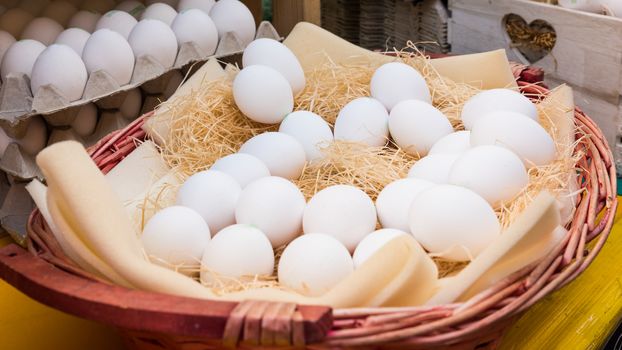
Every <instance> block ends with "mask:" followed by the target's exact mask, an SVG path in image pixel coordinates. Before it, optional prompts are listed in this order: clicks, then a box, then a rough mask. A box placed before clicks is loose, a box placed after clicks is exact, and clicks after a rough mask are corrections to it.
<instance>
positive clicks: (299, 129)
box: [142, 39, 556, 296]
mask: <svg viewBox="0 0 622 350" xmlns="http://www.w3.org/2000/svg"><path fill="white" fill-rule="evenodd" d="M243 62H244V67H243V69H242V70H241V71H240V72H239V73H238V74H237V76H236V77H235V79H234V82H233V97H234V99H235V102H236V104H237V106H238V107H239V109H240V111H241V112H242V113H243V114H244V115H245V116H247V117H248V118H250V119H252V120H254V121H257V122H260V123H265V124H277V123H280V127H279V129H278V130H279V131H278V132H265V133H262V134H259V135H257V136H255V137H252V138H251V139H249V140H247V141H246V142H245V143H244V144H243V145H242V146H241V148H240V149H239V150H238V153H235V154H231V155H228V156H226V157H224V158H221V159H220V160H218V161H217V162H215V164H213V166H212V167H211V168H210V169H208V170H206V171H202V172H200V173H197V174H195V175H193V176H191V177H190V178H188V179H187V180H186V182H185V183H184V184H183V185H182V186H181V187H180V189H179V192H178V193H177V202H176V205H177V206H175V207H173V208H169V209H165V210H163V211H161V212H159V213H156V214H155V216H154V217H153V218H152V219H151V221H150V222H149V223H148V224H147V226H146V227H145V229H144V232H143V236H142V239H143V242H144V243H145V249H146V252H147V254H148V255H149V256H151V257H152V258H154V259H156V260H157V261H167V262H168V263H169V264H170V265H171V266H176V267H183V268H186V269H187V268H190V269H191V270H192V269H194V270H195V271H199V270H200V271H201V274H200V277H201V280H202V282H203V283H205V284H207V285H214V284H216V283H217V282H216V281H220V282H219V283H221V282H222V281H223V279H224V280H225V281H226V280H227V279H244V278H246V277H249V278H251V279H252V278H253V277H254V276H256V275H272V274H273V270H274V265H275V257H274V253H273V250H274V249H276V248H279V247H283V246H285V248H284V251H283V252H282V255H281V257H280V260H279V262H278V266H277V276H278V280H279V283H280V284H281V285H282V286H285V287H288V288H291V289H293V290H296V291H298V292H300V293H303V294H305V295H312V296H317V295H321V294H322V293H324V292H326V291H327V290H329V289H330V288H331V287H333V286H334V285H335V284H336V283H338V282H339V281H341V280H343V279H344V278H345V277H346V276H347V275H348V274H350V273H351V272H352V271H353V270H354V269H356V268H358V267H359V266H361V265H363V264H364V263H365V261H366V260H367V259H368V258H369V257H370V256H372V255H373V253H374V252H376V251H377V250H378V249H380V248H381V247H382V246H383V245H384V244H385V243H386V242H388V241H389V240H391V239H392V238H394V237H395V236H398V235H412V237H414V238H415V239H416V240H417V241H418V242H419V243H420V244H421V245H422V246H423V247H424V248H425V249H426V250H427V251H428V252H429V253H430V254H431V255H433V256H440V257H443V258H445V259H448V260H453V261H468V260H470V259H472V258H474V257H475V256H477V255H478V254H479V253H480V252H481V251H482V250H483V249H484V248H485V247H486V246H487V245H488V244H490V243H491V241H492V240H494V239H495V238H496V237H497V236H498V235H499V234H500V233H501V232H500V231H501V227H500V226H501V225H500V223H499V220H498V218H497V216H496V214H495V209H496V208H497V207H498V206H500V205H502V204H503V203H504V202H507V201H509V200H511V199H512V198H513V197H515V196H516V195H518V194H519V193H520V192H521V191H522V190H523V189H524V188H525V187H526V186H527V184H528V181H529V177H528V169H529V168H531V167H534V166H542V165H545V164H547V163H549V162H551V161H553V160H554V158H555V156H556V151H555V145H554V143H553V140H552V138H551V137H550V136H549V135H548V133H547V132H546V131H545V129H544V128H543V127H542V126H540V124H539V123H538V121H537V110H536V107H535V105H534V104H533V103H532V102H531V101H530V100H529V99H527V98H526V97H524V96H523V95H521V94H520V93H518V92H515V91H512V90H505V89H496V90H488V91H484V92H481V93H479V94H477V95H475V96H473V97H472V98H471V99H470V100H469V101H468V102H467V103H466V104H465V106H464V108H463V110H462V123H463V124H464V126H465V127H466V130H465V131H457V132H455V131H454V128H453V127H452V124H451V123H450V121H449V120H448V118H447V117H446V116H445V115H444V114H443V113H442V112H441V111H439V110H438V109H436V108H435V107H434V106H433V105H432V104H431V102H432V96H431V93H430V90H429V88H428V86H427V84H426V81H425V79H424V78H423V76H422V75H421V74H420V73H419V72H418V71H417V70H415V69H414V68H412V67H411V66H409V65H406V64H404V63H399V62H392V63H387V64H385V65H383V66H381V67H380V68H378V69H377V70H376V72H375V73H374V75H373V77H372V79H371V82H370V91H371V96H365V97H359V98H357V99H354V100H353V101H351V102H350V103H348V104H347V105H345V106H344V107H343V109H342V110H341V112H340V113H339V115H338V117H337V120H336V122H335V125H334V128H331V126H330V125H329V124H328V123H327V122H326V121H325V120H324V119H323V118H322V117H321V116H319V115H317V114H314V113H312V112H309V111H293V108H294V105H295V104H294V100H295V98H296V95H297V93H299V92H300V91H302V90H303V89H304V86H305V76H304V72H303V70H302V68H301V66H300V63H299V62H298V60H297V59H296V57H295V56H294V55H293V53H292V52H291V51H290V50H289V49H288V48H287V47H286V46H284V45H283V44H281V43H279V42H277V41H274V40H270V39H259V40H256V41H254V42H252V43H251V44H250V45H249V46H248V48H247V49H246V51H245V52H244V55H243ZM390 138H392V139H393V141H394V142H395V144H397V145H398V146H399V147H400V148H401V149H403V150H404V151H406V152H409V153H411V154H413V155H418V156H422V157H423V158H421V160H420V161H418V162H416V163H415V165H414V166H413V167H412V169H411V170H410V173H409V176H408V177H407V178H404V179H399V180H397V181H394V182H392V183H390V184H389V185H387V186H386V187H385V188H384V189H383V190H382V191H381V192H380V194H379V196H378V198H377V200H376V202H375V203H374V202H373V201H372V199H371V198H370V197H369V196H368V195H367V194H366V193H365V192H364V191H362V190H361V189H359V188H356V187H354V186H351V185H347V184H342V185H334V186H330V187H328V188H324V189H322V190H320V191H319V192H317V193H316V194H315V195H314V196H313V197H312V198H311V199H310V200H309V201H308V202H307V201H306V200H305V197H304V196H303V194H302V192H301V191H300V189H299V188H298V187H297V186H296V185H295V184H294V182H292V181H293V180H296V179H298V178H299V177H300V175H301V174H302V172H303V170H304V168H305V166H306V164H308V163H312V162H314V161H315V160H316V159H318V158H321V157H322V152H321V151H320V150H321V148H322V147H324V146H326V145H327V144H329V143H330V142H333V140H346V141H354V142H360V143H365V144H367V145H369V146H374V147H378V146H387V144H388V142H389V139H390ZM387 147H392V146H387ZM181 208H186V209H181ZM188 208H189V209H191V210H188ZM199 218H202V219H203V220H204V221H201V220H199ZM378 221H379V222H378ZM152 222H155V224H152ZM176 223H184V224H183V226H177V225H176ZM190 223H196V224H193V226H192V227H186V226H188V225H190ZM205 223H207V226H206V225H205ZM378 224H380V226H381V227H382V229H380V230H378V229H377V228H378ZM171 227H174V229H169V228H171ZM197 232H202V234H197ZM199 247H200V248H202V249H203V253H202V254H201V252H200V250H201V249H199Z"/></svg>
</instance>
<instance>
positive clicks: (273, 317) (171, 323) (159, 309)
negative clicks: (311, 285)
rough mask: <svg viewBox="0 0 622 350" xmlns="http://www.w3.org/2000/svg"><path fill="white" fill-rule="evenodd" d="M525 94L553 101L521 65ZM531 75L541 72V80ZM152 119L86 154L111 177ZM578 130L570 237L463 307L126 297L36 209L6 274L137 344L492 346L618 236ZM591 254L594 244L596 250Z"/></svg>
mask: <svg viewBox="0 0 622 350" xmlns="http://www.w3.org/2000/svg"><path fill="white" fill-rule="evenodd" d="M513 70H514V73H515V75H516V76H517V78H518V81H519V86H520V88H521V90H522V92H523V93H524V94H526V95H527V96H535V95H541V94H546V93H547V92H548V89H547V88H546V87H544V86H543V85H540V84H534V81H533V80H534V74H533V71H530V70H526V68H525V67H521V66H515V67H514V69H513ZM535 77H538V75H537V74H536V75H535ZM146 118H149V115H145V116H144V117H142V118H141V119H139V120H137V121H135V122H134V123H132V124H131V125H130V126H128V127H127V128H126V129H124V130H122V131H120V132H116V133H113V134H111V135H109V136H108V137H106V138H105V139H103V140H101V141H100V142H99V143H98V144H97V145H95V146H94V147H93V148H92V149H91V150H90V155H91V156H92V158H93V159H94V160H95V162H96V163H97V164H98V166H99V167H100V168H101V169H102V171H104V172H107V171H109V170H110V169H112V168H113V167H114V166H115V165H116V164H117V163H118V162H119V161H121V160H122V159H123V158H124V157H125V156H126V155H128V154H129V153H131V152H132V151H133V150H134V149H135V148H136V145H137V142H136V141H137V140H143V139H145V137H146V135H145V133H144V132H143V131H142V129H141V125H142V123H143V122H144V120H145V119H146ZM575 118H576V123H577V125H578V126H579V127H580V128H581V129H582V131H583V132H584V133H585V134H587V135H589V136H588V137H584V138H581V141H580V142H579V144H578V145H577V151H580V152H582V154H584V156H583V157H582V159H580V161H579V162H578V164H577V169H578V170H577V171H578V172H579V175H580V177H579V180H580V181H579V182H580V183H581V186H582V188H584V189H585V191H583V193H582V194H580V195H579V197H580V198H579V200H578V203H577V210H576V212H575V215H574V219H573V220H572V222H571V224H570V225H569V227H568V228H569V235H568V236H567V237H566V239H565V240H564V241H563V243H562V244H560V246H559V247H557V249H555V250H554V251H553V252H551V254H549V255H548V256H547V257H546V258H545V259H543V260H542V261H541V262H539V263H538V264H537V265H536V266H530V267H528V268H525V269H523V270H521V271H518V272H516V273H514V274H513V275H512V276H510V277H508V278H507V279H505V280H503V281H501V282H499V283H498V284H496V285H494V286H493V287H491V288H490V289H488V290H486V291H484V292H482V293H481V294H479V295H477V296H475V297H473V298H471V299H470V300H468V301H467V302H464V303H456V304H451V305H441V306H435V307H408V308H406V307H405V308H368V309H362V308H361V309H347V310H344V309H335V310H331V309H329V308H325V307H317V306H303V305H293V304H288V303H267V302H257V301H247V302H242V303H231V302H218V301H207V300H197V299H191V298H184V297H178V296H171V295H163V294H157V293H149V292H143V291H136V290H129V289H126V288H123V287H119V286H115V285H111V284H109V283H106V282H104V281H100V280H98V279H97V278H95V277H94V276H91V275H89V274H88V273H87V272H85V271H83V270H81V269H80V268H79V267H78V266H76V265H75V264H74V263H73V262H72V261H71V260H70V259H68V258H67V257H66V256H65V255H64V254H63V252H62V250H61V249H60V247H59V245H58V243H57V242H56V241H55V240H54V237H53V235H52V234H51V233H50V231H49V228H48V227H47V226H46V224H45V222H44V220H43V219H42V217H41V215H40V213H39V212H37V211H35V212H34V213H33V214H32V216H31V217H30V221H29V225H28V230H29V242H28V243H29V251H30V253H28V252H25V251H24V250H22V249H21V248H19V247H17V246H9V247H7V248H4V249H1V250H0V277H2V278H3V279H5V280H7V281H8V282H9V283H11V284H13V285H14V286H16V287H17V288H18V289H20V290H21V291H23V292H24V293H26V294H28V295H30V296H31V297H32V298H34V299H36V300H39V301H41V302H43V303H45V304H47V305H50V306H52V307H56V308H58V309H60V310H63V311H66V312H69V313H72V314H75V315H78V316H80V317H84V318H88V319H92V320H95V321H99V322H102V323H106V324H110V325H113V326H115V327H117V328H118V329H119V330H120V332H121V333H122V334H123V336H124V338H125V340H126V342H127V344H128V347H129V348H132V349H143V350H155V349H180V350H181V349H184V350H190V349H212V348H214V349H215V348H220V347H222V346H230V347H234V346H239V347H241V348H246V349H260V348H265V347H273V346H275V345H280V346H284V347H285V348H288V347H291V348H294V347H297V348H299V347H304V346H306V347H307V348H312V349H329V348H335V347H344V348H349V347H353V348H378V347H382V348H386V349H398V348H399V349H475V348H478V349H484V348H495V347H496V346H497V345H498V343H499V341H500V339H501V337H502V335H503V332H504V330H505V329H507V327H509V326H510V325H511V324H512V323H513V322H514V321H515V320H516V319H517V318H518V317H520V316H521V314H522V313H523V312H524V311H525V310H527V309H528V308H529V307H531V306H532V305H533V304H534V303H536V302H538V301H539V300H540V299H542V298H543V297H544V296H546V295H548V294H549V293H551V292H552V291H554V290H556V289H558V288H561V287H562V286H564V285H566V284H567V283H569V282H570V281H572V280H573V279H574V278H575V277H577V275H579V274H580V273H581V272H582V271H583V270H585V269H586V268H587V267H588V265H589V264H590V262H592V260H593V259H594V258H595V257H596V255H597V254H598V252H599V251H600V250H601V248H602V246H603V244H604V243H605V241H606V239H607V236H608V235H609V232H610V230H611V227H612V225H613V220H614V214H615V210H616V206H617V202H616V197H615V181H616V174H615V167H614V164H613V158H612V155H611V151H610V150H609V147H608V145H607V143H606V141H605V140H604V138H603V136H602V133H601V131H600V130H599V128H598V127H597V126H596V125H595V124H594V122H592V120H591V119H590V118H589V117H587V116H586V115H585V114H583V113H582V112H581V111H580V110H579V109H577V110H576V112H575ZM588 247H589V248H588Z"/></svg>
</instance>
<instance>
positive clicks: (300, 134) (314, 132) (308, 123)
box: [279, 111, 333, 161]
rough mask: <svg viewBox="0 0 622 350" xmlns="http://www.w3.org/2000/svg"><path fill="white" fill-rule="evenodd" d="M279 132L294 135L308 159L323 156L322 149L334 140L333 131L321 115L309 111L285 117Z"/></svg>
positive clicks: (312, 159) (293, 113) (311, 159)
mask: <svg viewBox="0 0 622 350" xmlns="http://www.w3.org/2000/svg"><path fill="white" fill-rule="evenodd" d="M279 132H282V133H284V134H287V135H290V136H292V137H294V138H295V139H296V140H298V142H300V144H301V145H302V147H304V150H305V153H306V154H307V160H308V161H314V160H317V159H320V158H322V157H323V154H322V151H321V149H322V148H323V147H326V146H328V145H329V144H330V143H331V142H333V132H332V131H331V130H330V126H328V123H327V122H326V121H325V120H324V119H322V117H320V116H319V115H317V114H315V113H313V112H308V111H296V112H292V113H290V114H288V115H287V117H285V119H284V120H283V122H281V126H280V127H279Z"/></svg>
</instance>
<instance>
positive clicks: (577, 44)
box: [449, 0, 622, 171]
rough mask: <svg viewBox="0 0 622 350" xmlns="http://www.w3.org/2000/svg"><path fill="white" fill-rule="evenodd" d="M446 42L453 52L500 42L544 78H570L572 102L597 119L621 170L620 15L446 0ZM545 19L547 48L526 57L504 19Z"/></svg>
mask: <svg viewBox="0 0 622 350" xmlns="http://www.w3.org/2000/svg"><path fill="white" fill-rule="evenodd" d="M449 9H450V12H451V20H450V23H449V42H450V44H451V48H452V52H454V53H457V54H465V53H474V52H481V51H488V50H493V49H498V48H500V47H503V48H505V49H506V51H507V53H508V56H509V58H510V59H511V60H514V61H519V62H523V63H525V64H531V65H534V66H537V67H541V68H543V69H544V71H545V74H546V82H547V83H548V84H549V85H551V86H555V85H558V84H560V83H563V82H566V83H569V84H570V85H571V86H572V87H573V88H574V89H575V102H576V104H577V105H578V106H580V107H581V108H582V109H583V110H584V111H586V112H587V114H588V115H590V116H591V117H592V118H593V119H594V120H596V122H597V123H598V124H599V125H600V127H601V129H603V132H604V134H605V136H606V137H607V140H608V141H609V144H610V145H611V147H612V148H613V149H614V153H615V156H616V164H618V171H620V170H622V143H620V142H619V139H620V135H621V134H622V124H621V122H622V105H621V103H622V101H621V99H620V94H621V93H622V19H619V18H615V17H607V16H601V15H597V14H592V13H586V12H579V11H574V10H568V9H564V8H561V7H558V6H554V5H548V4H544V3H540V2H534V1H529V0H495V1H490V0H450V1H449ZM508 14H516V15H519V16H521V17H522V18H523V19H524V20H525V21H526V22H527V23H532V22H533V21H536V20H544V21H546V22H548V23H549V24H550V25H551V26H552V27H553V28H554V29H555V32H556V37H557V39H556V42H555V46H554V47H553V49H552V51H551V52H550V53H549V54H547V55H546V56H545V57H543V58H542V59H539V60H537V61H535V62H530V61H528V60H527V59H526V57H525V56H524V55H522V54H521V53H520V51H519V50H518V48H517V47H516V46H515V44H513V43H512V42H511V40H510V38H509V35H508V34H507V32H506V30H505V26H504V19H505V18H506V15H508Z"/></svg>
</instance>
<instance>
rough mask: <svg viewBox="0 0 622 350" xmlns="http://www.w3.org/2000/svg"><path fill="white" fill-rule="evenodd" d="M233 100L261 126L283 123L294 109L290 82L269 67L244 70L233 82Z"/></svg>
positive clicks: (250, 67)
mask: <svg viewBox="0 0 622 350" xmlns="http://www.w3.org/2000/svg"><path fill="white" fill-rule="evenodd" d="M233 98H234V100H235V104H236V105H237V106H238V108H239V109H240V111H242V113H244V115H245V116H247V117H248V118H249V119H251V120H254V121H256V122H258V123H264V124H276V123H280V122H281V121H282V120H283V119H284V118H285V116H286V115H287V114H289V113H291V112H292V110H293V109H294V96H293V94H292V89H291V87H290V85H289V83H288V82H287V80H286V79H285V78H284V77H283V76H282V75H281V74H280V73H279V72H278V71H276V70H275V69H272V68H270V67H266V66H259V65H257V66H249V67H246V68H244V69H242V70H241V71H240V72H239V73H238V74H237V75H236V77H235V79H234V80H233Z"/></svg>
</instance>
